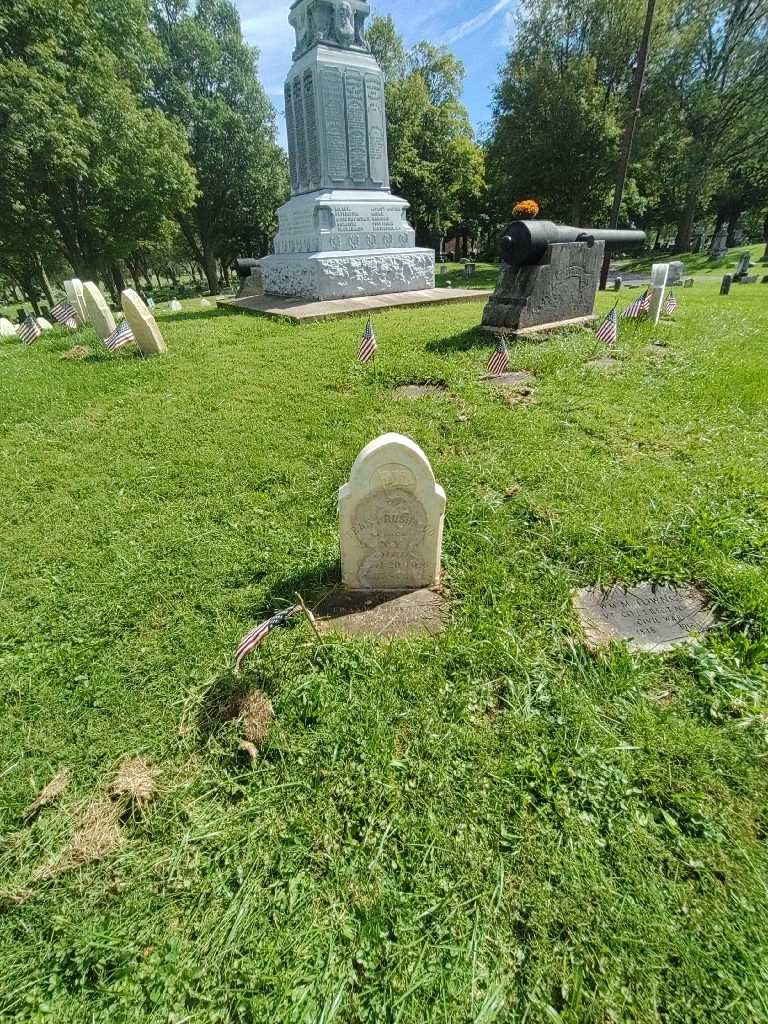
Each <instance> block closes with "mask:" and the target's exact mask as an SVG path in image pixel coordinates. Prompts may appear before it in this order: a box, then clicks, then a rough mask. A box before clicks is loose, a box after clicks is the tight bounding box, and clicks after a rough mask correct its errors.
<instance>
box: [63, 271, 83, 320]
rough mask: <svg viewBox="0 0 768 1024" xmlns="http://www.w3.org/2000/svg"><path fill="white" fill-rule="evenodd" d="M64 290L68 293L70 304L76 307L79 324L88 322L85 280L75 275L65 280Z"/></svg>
mask: <svg viewBox="0 0 768 1024" xmlns="http://www.w3.org/2000/svg"><path fill="white" fill-rule="evenodd" d="M64 291H65V292H66V294H67V299H68V300H69V304H70V306H71V307H72V308H73V309H74V311H75V315H76V316H77V319H78V322H79V324H81V325H82V324H84V323H87V322H88V314H87V313H86V311H85V298H84V296H83V282H82V281H81V280H80V278H79V277H73V278H72V279H71V280H69V281H65V282H64Z"/></svg>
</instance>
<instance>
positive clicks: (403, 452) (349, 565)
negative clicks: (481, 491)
mask: <svg viewBox="0 0 768 1024" xmlns="http://www.w3.org/2000/svg"><path fill="white" fill-rule="evenodd" d="M444 516H445V491H444V490H443V488H442V487H440V485H439V484H437V483H436V482H435V476H434V473H433V472H432V467H431V466H430V464H429V460H428V459H427V457H426V455H425V454H424V452H423V451H422V450H421V448H419V446H418V445H417V444H416V443H415V441H412V440H411V439H410V438H409V437H405V436H404V435H403V434H382V436H381V437H377V438H376V440H375V441H371V443H370V444H368V445H366V446H365V448H363V450H362V451H361V452H360V454H359V455H358V457H357V459H356V460H355V464H354V466H353V467H352V472H351V474H350V477H349V483H346V484H344V486H343V487H342V488H341V489H340V491H339V522H340V530H341V572H342V579H343V581H344V585H345V587H347V588H348V589H349V590H365V591H386V590H390V591H407V590H416V589H418V588H420V587H432V586H435V584H437V583H438V582H439V580H440V556H441V551H442V545H443V519H444Z"/></svg>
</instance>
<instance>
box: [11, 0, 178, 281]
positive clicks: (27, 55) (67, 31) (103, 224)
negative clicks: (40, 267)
mask: <svg viewBox="0 0 768 1024" xmlns="http://www.w3.org/2000/svg"><path fill="white" fill-rule="evenodd" d="M152 50H153V41H152V35H151V33H150V31H149V26H148V20H147V10H146V8H145V6H144V4H143V2H141V0H118V2H114V0H61V2H59V3H57V4H49V3H47V2H46V0H15V2H14V4H13V7H12V10H11V11H8V10H7V8H5V9H3V10H2V11H0V58H2V59H0V151H2V152H3V154H4V159H3V160H2V161H0V236H2V238H3V240H4V248H5V250H6V252H13V253H15V255H16V258H17V261H18V260H20V261H21V263H24V262H25V260H26V264H27V265H30V259H29V257H30V256H31V254H32V253H34V252H38V253H39V252H41V251H45V250H46V249H50V248H52V247H53V248H55V249H57V250H58V251H60V252H61V253H62V254H63V255H64V256H66V258H67V260H68V261H69V263H70V264H71V265H72V267H73V268H74V269H75V271H76V272H77V273H78V274H79V275H80V276H86V277H96V276H97V274H98V273H99V272H101V273H102V275H103V276H104V277H105V279H106V280H107V281H108V282H109V283H113V281H114V277H113V274H112V270H113V269H114V268H115V267H116V265H117V264H118V261H119V260H121V259H123V258H125V257H126V256H127V255H128V253H129V252H130V251H131V250H132V249H133V248H135V246H136V245H137V244H138V243H139V242H140V241H141V240H142V239H146V238H151V237H152V236H153V235H154V234H156V233H157V232H158V231H159V230H161V229H162V225H163V223H164V221H165V220H166V219H167V218H168V217H169V216H170V215H173V213H174V212H175V211H177V210H179V209H184V208H185V207H187V206H188V205H189V203H190V202H191V201H192V198H193V195H194V175H193V172H192V171H191V169H190V167H189V165H188V163H187V161H186V149H187V147H186V142H185V140H184V137H183V134H182V132H181V131H180V130H179V129H178V128H177V127H175V126H174V125H173V124H172V123H170V122H169V121H168V120H167V119H166V118H165V117H164V116H163V115H162V114H161V113H160V112H158V111H154V110H149V109H146V108H145V107H144V106H142V104H141V102H140V100H139V98H138V96H137V90H138V89H140V88H141V86H142V84H143V82H144V81H145V70H146V61H147V55H151V53H152ZM25 254H26V255H25Z"/></svg>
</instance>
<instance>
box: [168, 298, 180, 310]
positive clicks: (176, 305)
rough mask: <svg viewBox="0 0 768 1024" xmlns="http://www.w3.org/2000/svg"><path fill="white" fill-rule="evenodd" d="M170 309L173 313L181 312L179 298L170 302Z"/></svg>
mask: <svg viewBox="0 0 768 1024" xmlns="http://www.w3.org/2000/svg"><path fill="white" fill-rule="evenodd" d="M168 309H170V311H171V312H172V313H180V312H181V303H180V302H179V300H178V299H171V301H170V302H169V303H168Z"/></svg>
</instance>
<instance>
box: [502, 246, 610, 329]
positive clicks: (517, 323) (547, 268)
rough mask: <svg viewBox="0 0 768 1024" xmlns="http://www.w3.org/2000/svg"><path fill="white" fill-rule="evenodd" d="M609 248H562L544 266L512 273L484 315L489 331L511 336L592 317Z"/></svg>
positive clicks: (511, 269) (547, 257)
mask: <svg viewBox="0 0 768 1024" xmlns="http://www.w3.org/2000/svg"><path fill="white" fill-rule="evenodd" d="M604 250H605V243H604V242H597V241H596V242H592V243H591V244H590V243H589V242H557V243H555V244H554V245H549V246H547V250H546V252H545V254H544V256H543V258H542V260H541V262H540V263H534V264H532V265H531V266H523V267H507V268H506V269H505V270H504V272H503V273H502V275H501V277H500V278H499V283H498V285H497V286H496V291H495V292H494V293H493V295H492V296H491V298H490V299H489V301H488V305H487V306H486V307H485V310H484V312H483V326H484V327H496V328H509V329H510V330H518V329H525V328H528V327H537V326H540V325H541V324H547V325H553V324H556V323H558V322H559V321H566V320H577V319H581V318H582V317H591V316H592V315H593V311H594V308H595V295H596V294H597V286H598V283H599V280H600V267H601V266H602V263H603V252H604Z"/></svg>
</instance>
